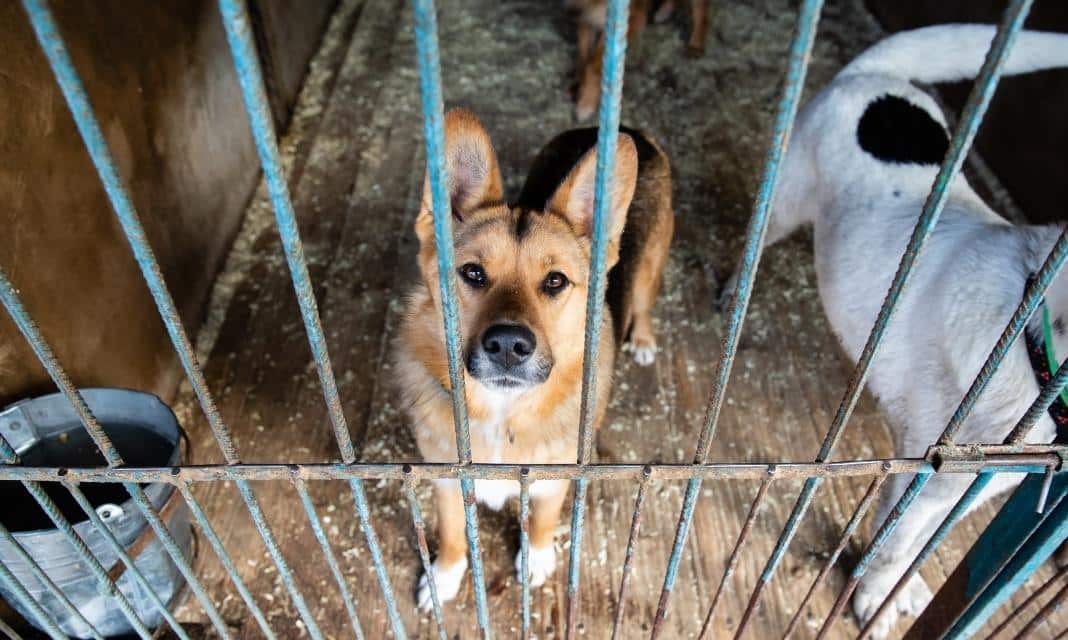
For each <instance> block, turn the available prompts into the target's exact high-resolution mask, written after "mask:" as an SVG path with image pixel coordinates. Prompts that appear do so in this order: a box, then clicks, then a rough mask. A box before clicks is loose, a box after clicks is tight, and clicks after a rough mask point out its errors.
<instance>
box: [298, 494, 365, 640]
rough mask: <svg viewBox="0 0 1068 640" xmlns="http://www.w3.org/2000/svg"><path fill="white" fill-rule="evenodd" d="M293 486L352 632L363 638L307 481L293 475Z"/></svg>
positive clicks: (361, 629) (358, 621)
mask: <svg viewBox="0 0 1068 640" xmlns="http://www.w3.org/2000/svg"><path fill="white" fill-rule="evenodd" d="M293 488H294V489H296V490H297V495H298V496H299V497H300V504H301V505H302V506H303V507H304V513H305V514H306V515H307V516H308V525H309V526H310V527H311V529H312V534H313V535H314V536H315V540H316V542H318V543H319V548H320V549H322V552H323V558H324V559H325V560H326V564H327V566H328V567H329V568H330V574H331V575H332V576H333V577H334V582H335V583H337V589H338V592H339V593H340V594H341V602H342V603H343V604H344V605H345V612H346V613H348V615H349V623H350V624H351V625H352V632H353V633H354V634H356V638H357V639H358V640H363V627H361V626H360V617H359V615H357V613H356V600H355V599H354V598H353V597H352V593H351V592H350V591H349V586H348V583H347V582H346V581H345V575H344V574H343V573H341V566H340V565H338V563H337V557H336V556H335V555H334V550H333V549H332V548H331V547H330V540H329V539H328V538H327V537H326V532H325V531H323V523H322V521H321V520H320V519H319V513H318V512H317V511H316V510H315V503H313V502H312V498H311V494H310V493H309V492H308V483H307V482H305V481H304V479H303V478H299V477H294V478H293Z"/></svg>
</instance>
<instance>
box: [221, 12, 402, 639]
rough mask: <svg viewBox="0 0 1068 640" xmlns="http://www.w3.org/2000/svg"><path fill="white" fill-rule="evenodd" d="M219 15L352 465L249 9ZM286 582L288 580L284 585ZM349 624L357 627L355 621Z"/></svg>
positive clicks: (295, 591)
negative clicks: (353, 623) (279, 149)
mask: <svg viewBox="0 0 1068 640" xmlns="http://www.w3.org/2000/svg"><path fill="white" fill-rule="evenodd" d="M219 12H220V13H221V15H222V19H223V26H224V28H225V29H226V39H227V42H228V43H229V45H230V52H231V54H232V55H233V59H234V67H235V68H236V69H237V78H238V83H239V84H240V86H241V95H242V98H243V99H244V103H245V108H246V111H247V112H248V119H249V127H250V129H251V132H252V138H253V140H254V141H255V143H256V151H257V153H258V154H259V156H260V164H261V165H262V167H263V176H264V180H265V182H266V183H267V190H268V193H269V194H270V198H271V204H272V206H273V208H274V213H275V222H276V224H277V226H278V234H279V236H280V237H281V240H282V247H283V250H284V253H285V257H286V263H287V265H288V267H289V273H290V276H291V279H292V281H293V291H294V293H295V294H296V297H297V302H298V304H299V306H300V312H301V318H302V319H303V322H304V331H305V333H306V334H307V336H308V344H309V346H310V348H311V352H312V358H313V360H314V361H315V368H316V371H317V372H318V375H319V384H320V387H321V388H322V392H323V398H324V400H325V401H326V408H327V413H328V414H329V415H330V422H331V425H332V426H333V430H334V438H335V439H336V440H337V445H338V449H339V451H340V453H341V459H342V461H343V462H345V463H352V462H355V461H356V452H355V449H354V447H353V445H352V438H351V435H350V434H349V427H348V422H347V421H346V420H345V413H344V411H343V410H342V407H341V396H340V394H339V393H338V390H337V381H336V379H335V377H334V368H333V366H332V365H331V364H330V353H329V350H328V348H327V345H326V336H325V335H324V334H323V326H322V321H321V320H320V317H319V308H318V305H317V303H316V301H315V290H314V288H313V286H312V282H311V276H310V275H309V273H308V265H307V261H306V260H305V258H304V246H303V243H302V241H301V239H300V228H299V225H298V224H297V217H296V213H295V212H294V211H293V203H292V201H291V199H290V196H289V187H288V185H287V183H286V178H285V173H284V171H283V170H282V158H281V154H280V153H279V152H278V144H277V136H276V134H275V130H274V119H273V117H272V116H271V110H270V107H269V105H268V100H267V89H266V86H265V85H264V81H263V72H262V70H261V68H260V62H259V56H258V55H257V52H256V44H255V42H254V40H253V36H252V24H251V20H250V19H249V15H248V9H247V6H246V4H245V0H219ZM349 488H350V490H351V492H352V494H353V500H354V502H355V503H356V505H357V509H356V510H357V513H358V514H359V519H360V528H361V530H362V531H363V533H364V537H365V538H366V539H367V544H368V546H369V547H375V548H377V546H378V539H377V535H376V533H375V531H374V526H373V525H372V524H371V521H370V517H371V514H370V510H369V509H364V508H361V505H366V503H367V497H366V495H364V490H363V485H362V483H359V482H350V483H349ZM313 528H314V523H313ZM272 556H275V560H276V564H279V566H280V572H281V567H282V566H284V559H283V558H282V555H281V553H280V552H278V553H274V552H272ZM371 558H372V560H373V561H374V567H375V575H376V576H377V578H378V582H379V587H380V588H381V590H382V595H383V597H384V599H385V601H386V611H387V612H388V615H389V620H390V625H391V627H392V628H393V633H394V635H395V636H396V637H397V638H405V637H406V636H407V634H406V632H405V630H404V623H403V622H402V621H401V619H400V613H399V612H398V611H397V605H396V599H395V598H394V596H393V585H392V584H391V582H390V579H389V573H388V571H387V570H386V567H385V565H383V564H381V556H380V554H378V553H372V554H371ZM283 579H285V574H283ZM290 582H291V581H287V586H288V585H289V584H290ZM340 584H341V583H339V585H340ZM290 595H291V597H292V598H293V600H294V603H295V604H296V605H297V609H298V610H299V611H300V612H301V614H302V615H301V617H302V618H303V619H304V622H305V624H309V623H310V627H309V632H310V633H311V635H312V637H313V638H315V637H316V636H317V634H318V633H319V631H318V629H317V628H316V627H315V625H314V623H313V622H312V621H311V612H310V611H307V605H306V604H305V603H304V600H303V595H302V594H301V593H300V590H299V588H297V587H296V585H295V584H294V585H293V587H292V588H291V589H290ZM342 595H343V597H344V598H345V606H346V607H347V608H349V609H350V610H351V611H355V603H353V602H352V599H351V597H350V595H349V594H348V590H347V589H346V588H342ZM353 620H354V622H355V620H356V619H355V617H354V618H353ZM358 624H359V623H358V622H355V625H356V626H357V627H358Z"/></svg>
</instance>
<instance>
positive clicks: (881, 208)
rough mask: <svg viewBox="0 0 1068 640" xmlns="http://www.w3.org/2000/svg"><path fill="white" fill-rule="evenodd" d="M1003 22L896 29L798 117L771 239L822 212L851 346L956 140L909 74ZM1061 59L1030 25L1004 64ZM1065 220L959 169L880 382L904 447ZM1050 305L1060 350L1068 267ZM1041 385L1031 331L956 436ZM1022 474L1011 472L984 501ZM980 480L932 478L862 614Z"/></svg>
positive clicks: (1058, 44)
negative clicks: (997, 203) (1040, 222)
mask: <svg viewBox="0 0 1068 640" xmlns="http://www.w3.org/2000/svg"><path fill="white" fill-rule="evenodd" d="M994 34H995V29H994V28H993V27H990V26H978V25H945V26H937V27H929V28H925V29H919V30H916V31H910V32H905V33H900V34H897V35H895V36H892V37H890V38H887V39H886V40H884V41H882V42H881V43H879V44H877V45H876V46H874V47H872V48H871V49H869V50H868V51H867V52H865V53H864V54H863V55H861V56H860V57H858V58H857V59H856V60H854V61H853V62H852V63H851V64H849V65H848V66H847V67H846V68H845V69H843V70H842V71H841V73H839V74H838V76H837V77H836V78H835V79H834V80H833V81H832V82H831V83H830V85H828V86H827V87H826V88H825V89H823V91H821V92H820V93H819V95H817V96H816V97H815V98H814V99H813V100H812V101H811V102H810V103H809V104H808V105H807V106H806V107H805V108H804V109H803V110H802V111H801V113H800V114H799V116H798V119H797V123H796V127H795V130H794V134H793V139H792V141H791V142H790V146H789V150H788V151H787V153H786V157H785V159H784V164H783V167H782V174H781V179H780V183H779V187H778V192H777V194H776V197H775V200H774V205H773V208H772V214H771V219H770V221H769V228H768V232H767V240H766V244H772V243H774V242H776V241H778V240H780V239H782V238H783V237H785V236H787V235H788V234H790V233H791V232H793V231H794V230H796V229H797V228H798V227H800V226H801V225H804V224H811V225H812V226H813V232H814V244H815V263H816V274H817V277H818V282H819V292H820V298H821V299H822V301H823V307H824V310H825V311H826V313H827V316H828V318H829V320H830V324H831V327H832V328H833V330H834V333H835V335H836V336H837V337H838V340H839V342H840V343H841V344H842V347H843V348H844V349H845V351H846V352H847V353H848V354H849V356H850V357H851V358H853V360H854V361H856V359H857V358H858V357H859V356H860V353H861V351H862V349H863V348H864V343H865V341H866V340H867V337H868V333H869V331H871V328H872V325H873V323H874V321H875V317H876V315H877V314H878V312H879V308H880V306H881V305H882V302H883V298H884V296H885V295H886V291H887V289H888V288H889V286H890V282H891V280H892V279H893V276H894V273H895V271H896V270H897V266H898V262H899V261H900V259H901V256H902V253H903V252H904V250H905V246H906V244H907V243H908V240H909V237H910V235H911V233H912V230H913V227H914V226H915V225H916V221H917V219H918V217H919V215H920V211H921V209H922V208H923V204H924V200H925V199H926V197H927V194H928V192H929V191H930V189H931V185H932V184H933V182H934V179H935V175H936V174H937V173H938V168H939V165H940V164H941V162H942V160H943V157H944V155H945V152H946V150H947V148H948V142H949V135H948V134H947V132H946V122H945V118H944V117H943V115H942V113H941V111H940V110H939V108H938V107H937V105H936V104H935V102H934V100H932V99H931V98H930V97H929V96H928V95H927V94H926V93H924V92H923V91H921V90H920V89H918V88H916V87H915V86H913V85H912V84H910V83H909V81H910V80H915V81H920V82H927V83H933V82H945V81H952V80H962V79H966V78H972V77H974V76H975V75H977V74H978V71H979V67H980V65H981V64H982V62H983V59H984V57H985V55H986V52H987V49H988V48H989V46H990V42H991V40H992V39H993V37H994ZM1061 66H1068V34H1053V33H1039V32H1023V33H1021V34H1020V36H1019V38H1018V40H1017V42H1016V45H1015V47H1014V49H1013V51H1012V53H1011V55H1010V57H1009V59H1008V61H1007V64H1006V66H1005V73H1006V74H1017V73H1025V72H1029V71H1035V70H1039V69H1045V68H1051V67H1061ZM1063 229H1064V226H1063V225H1049V226H1013V225H1011V224H1009V223H1008V222H1006V221H1005V220H1004V219H1003V218H1001V217H999V216H998V215H997V214H996V213H994V211H992V210H991V209H990V208H989V207H988V206H987V205H986V204H985V203H984V202H983V201H982V200H981V199H980V198H979V196H978V195H976V193H975V191H973V190H972V188H971V186H969V184H968V182H967V181H966V180H965V179H964V177H963V176H958V177H957V178H956V179H955V180H954V181H953V183H952V184H951V186H950V190H949V198H948V201H947V204H946V207H945V210H944V211H943V213H942V217H941V219H940V221H939V222H938V224H937V225H936V227H935V229H934V232H933V234H932V235H931V237H930V238H929V239H928V241H927V244H926V247H925V249H924V252H923V255H922V257H921V258H920V261H919V263H918V264H917V266H916V268H915V270H914V272H913V274H912V277H911V279H910V281H909V284H908V286H907V287H906V290H905V293H904V295H903V296H902V297H901V299H900V302H899V304H898V307H897V312H896V315H895V316H894V318H893V319H892V320H891V322H890V325H889V329H888V330H887V332H886V334H885V337H884V341H883V345H882V348H881V350H880V351H879V353H878V355H877V357H876V358H875V361H874V362H873V367H872V372H871V376H870V378H869V382H868V388H869V389H870V390H871V391H872V393H873V394H874V395H875V397H876V399H877V400H878V402H879V406H880V407H881V409H882V410H883V412H884V413H885V414H886V415H887V417H888V419H889V421H890V423H891V425H892V427H893V429H894V435H895V445H896V450H895V455H897V456H899V457H923V455H924V454H925V453H926V451H927V448H928V446H930V445H931V444H933V443H934V442H935V441H936V440H937V439H938V436H939V435H940V434H941V432H942V430H943V428H944V427H945V426H946V424H947V422H948V421H949V419H950V417H951V415H952V413H953V411H954V410H955V409H956V407H957V405H958V404H959V402H960V400H961V398H962V397H963V396H964V394H965V392H966V391H967V390H968V387H969V386H970V384H971V383H972V380H973V379H974V378H975V376H976V375H977V374H978V372H979V369H980V367H981V366H982V364H983V362H984V360H985V359H986V357H987V355H988V354H989V353H990V350H991V349H992V347H993V345H994V343H995V341H996V340H997V339H998V336H999V335H1000V334H1001V331H1002V330H1003V329H1004V327H1005V325H1006V323H1007V322H1008V320H1009V318H1010V316H1011V315H1012V313H1013V311H1014V310H1015V309H1016V307H1017V305H1018V304H1019V302H1020V299H1021V297H1022V296H1023V292H1024V287H1025V286H1026V282H1027V279H1028V276H1029V274H1031V273H1033V272H1034V271H1036V270H1037V269H1038V268H1039V266H1040V265H1041V264H1042V262H1043V260H1044V259H1045V257H1046V255H1047V253H1048V251H1049V249H1050V247H1051V246H1052V245H1053V243H1054V242H1055V241H1056V239H1057V237H1058V236H1059V235H1060V233H1061V232H1062V231H1063ZM735 277H736V276H735ZM733 280H734V278H732V281H733ZM732 284H733V282H732ZM733 290H734V287H733V286H730V285H728V286H727V287H726V289H725V291H726V292H727V293H728V295H729V293H731V292H733ZM1045 304H1046V305H1047V308H1048V312H1049V317H1050V318H1052V319H1053V320H1052V325H1053V326H1054V327H1055V328H1056V329H1055V331H1054V332H1053V333H1054V337H1053V343H1054V344H1053V345H1052V346H1053V349H1054V352H1055V353H1056V354H1057V357H1058V358H1063V357H1064V356H1065V355H1068V335H1066V334H1065V330H1064V324H1065V322H1066V320H1068V275H1065V274H1062V275H1060V276H1059V277H1058V278H1057V279H1056V280H1055V281H1054V282H1053V285H1052V287H1051V288H1050V289H1049V291H1048V293H1047V294H1046V300H1045ZM1041 317H1042V312H1041V311H1040V312H1038V313H1036V314H1035V318H1034V319H1032V321H1031V324H1030V325H1029V326H1028V329H1027V330H1028V332H1037V336H1039V337H1038V339H1039V340H1041V335H1042V334H1041V326H1040V324H1039V323H1040V322H1041ZM1032 335H1036V334H1035V333H1032ZM1047 348H1048V345H1047ZM1038 392H1039V386H1038V383H1037V382H1036V375H1035V371H1034V370H1033V369H1032V365H1031V362H1030V360H1029V358H1028V353H1027V348H1026V346H1025V345H1024V340H1022V339H1021V340H1020V341H1018V342H1017V344H1016V345H1015V346H1014V347H1013V350H1012V352H1011V353H1009V354H1008V356H1007V357H1006V358H1005V360H1004V363H1003V364H1002V366H1001V369H1000V370H999V371H998V373H997V374H996V375H995V376H994V377H993V379H992V380H991V383H990V385H989V387H988V389H987V391H986V393H985V394H983V396H982V398H981V399H980V400H979V402H978V404H977V405H976V406H975V409H974V411H973V413H972V415H971V417H970V419H969V420H968V421H967V422H966V423H965V425H964V427H963V429H962V430H961V431H960V434H959V436H958V442H984V443H991V442H1000V441H1001V440H1002V438H1003V437H1004V436H1005V435H1007V434H1008V432H1009V431H1010V430H1011V429H1012V427H1013V426H1014V425H1015V424H1016V422H1017V421H1018V420H1019V419H1020V417H1021V416H1022V415H1023V414H1024V412H1025V411H1026V409H1027V407H1028V406H1029V404H1030V403H1031V402H1033V401H1034V399H1035V397H1036V396H1037V394H1038ZM1054 432H1055V427H1054V424H1053V421H1052V419H1050V417H1049V416H1043V418H1042V419H1041V420H1040V421H1039V423H1038V424H1037V425H1036V427H1035V429H1034V430H1033V432H1032V433H1031V435H1030V438H1029V440H1030V441H1032V442H1049V441H1051V440H1052V439H1053V436H1054ZM1021 477H1022V476H1020V475H1018V474H1017V475H1007V474H1001V475H999V476H998V478H997V479H996V480H994V481H993V482H992V483H991V484H990V486H989V487H988V489H987V491H986V492H985V493H984V494H982V496H981V498H980V499H979V500H978V501H977V502H976V503H975V505H974V506H978V504H980V503H981V502H983V501H985V500H986V499H989V498H990V497H992V496H993V495H995V494H996V493H999V492H1002V491H1005V490H1006V489H1008V488H1010V487H1012V486H1014V485H1015V484H1017V483H1019V481H1020V480H1021ZM972 479H973V477H972V476H970V475H939V476H937V477H935V478H933V479H932V480H931V481H930V483H929V484H928V486H927V488H926V489H925V490H924V492H923V493H922V494H921V496H920V498H919V499H918V500H917V501H916V503H915V504H914V505H913V507H912V509H911V510H910V511H909V512H908V513H907V515H906V516H905V517H904V518H903V519H902V520H901V524H900V525H899V527H898V529H897V531H896V533H895V535H894V536H892V537H891V539H890V540H889V541H888V542H887V544H886V546H885V548H884V549H883V550H882V552H881V553H880V554H879V556H878V557H877V559H876V560H875V562H874V563H873V564H872V565H871V567H870V568H869V569H868V572H867V574H866V575H865V576H864V578H863V579H862V580H861V582H860V584H859V585H858V587H857V591H856V594H855V596H854V599H853V609H854V611H855V612H856V614H857V617H858V618H859V619H860V620H861V622H862V623H864V622H867V621H868V620H869V619H870V618H871V616H872V615H873V614H874V613H875V611H876V609H877V608H878V607H879V605H880V604H881V603H882V601H883V599H884V597H885V596H886V595H887V593H888V592H889V591H890V589H891V588H892V587H893V585H894V584H895V583H896V582H897V580H898V579H899V578H900V577H901V575H903V573H904V571H905V568H906V567H908V565H909V564H910V563H911V562H912V560H913V558H914V557H915V556H916V554H917V553H918V552H919V550H920V547H921V546H922V545H923V544H924V543H925V542H926V541H927V539H928V538H929V536H930V534H931V533H932V532H933V531H934V529H935V528H936V527H937V526H938V524H939V523H940V522H941V521H942V518H943V517H944V516H945V515H946V514H947V513H948V511H949V509H950V508H951V507H952V506H953V504H954V503H955V502H956V501H957V499H958V498H959V497H960V496H961V495H962V494H963V492H964V490H965V488H966V487H967V486H968V484H969V483H970V482H971V481H972ZM910 480H911V476H901V475H898V476H895V477H894V478H893V479H892V480H890V481H888V482H887V490H886V491H885V492H884V495H883V496H882V500H881V503H880V505H879V509H878V513H877V519H876V522H880V523H881V522H882V521H883V520H884V519H885V518H886V516H887V514H888V512H889V511H890V509H891V508H892V507H893V505H894V504H895V503H896V502H897V500H898V498H899V497H900V496H901V494H902V493H903V491H904V488H905V487H906V486H907V484H908V483H909V481H910ZM930 598H931V592H930V591H929V589H928V587H927V585H926V584H925V583H924V581H923V579H922V578H921V577H920V576H919V575H916V576H915V577H913V578H912V580H911V581H910V582H909V584H908V585H907V587H906V589H905V590H904V591H902V593H901V595H900V596H899V598H898V600H897V602H896V603H894V606H893V607H891V609H890V610H889V611H887V615H884V616H883V619H882V620H881V621H880V623H879V625H878V628H875V629H873V636H874V637H876V638H881V637H885V636H886V635H887V634H888V633H889V631H890V629H891V628H892V626H893V624H894V623H895V622H896V620H897V618H898V616H899V614H901V613H905V614H912V615H915V614H916V613H918V612H920V611H922V609H923V608H924V607H925V606H926V604H927V603H928V602H929V601H930Z"/></svg>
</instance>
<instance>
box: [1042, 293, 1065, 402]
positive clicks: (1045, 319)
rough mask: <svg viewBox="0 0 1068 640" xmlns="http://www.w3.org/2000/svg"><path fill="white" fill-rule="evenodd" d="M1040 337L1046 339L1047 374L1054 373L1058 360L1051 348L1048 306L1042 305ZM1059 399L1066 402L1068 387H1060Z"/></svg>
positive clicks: (1051, 336) (1051, 331) (1051, 330)
mask: <svg viewBox="0 0 1068 640" xmlns="http://www.w3.org/2000/svg"><path fill="white" fill-rule="evenodd" d="M1042 338H1043V339H1044V340H1045V341H1046V362H1048V363H1049V374H1050V375H1051V376H1053V375H1056V373H1057V369H1058V368H1059V367H1060V362H1058V361H1057V354H1056V352H1055V351H1054V350H1053V326H1052V325H1051V324H1050V322H1049V307H1047V306H1046V305H1042ZM1061 401H1062V402H1064V403H1065V404H1068V388H1065V389H1061Z"/></svg>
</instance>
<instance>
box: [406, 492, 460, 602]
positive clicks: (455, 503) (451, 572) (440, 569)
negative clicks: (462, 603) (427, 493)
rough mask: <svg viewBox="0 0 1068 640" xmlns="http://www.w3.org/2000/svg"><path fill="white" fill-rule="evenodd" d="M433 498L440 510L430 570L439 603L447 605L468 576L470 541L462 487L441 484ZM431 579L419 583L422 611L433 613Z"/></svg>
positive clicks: (425, 576)
mask: <svg viewBox="0 0 1068 640" xmlns="http://www.w3.org/2000/svg"><path fill="white" fill-rule="evenodd" d="M434 498H435V502H436V505H437V509H438V538H439V541H438V557H437V559H435V560H434V566H433V567H432V569H431V572H432V573H433V580H434V586H435V587H436V588H437V592H438V599H439V600H440V601H441V602H448V601H449V600H452V599H453V598H455V597H456V594H458V593H459V592H460V585H461V584H462V583H463V579H464V574H466V573H467V539H466V533H465V529H464V501H463V495H462V494H461V493H460V483H459V482H457V481H455V480H439V481H437V482H435V483H434ZM429 579H430V576H428V575H426V574H423V576H422V578H420V579H419V594H418V597H417V598H418V603H419V608H420V609H422V610H423V611H430V608H431V606H432V605H433V601H432V600H431V598H430V584H429Z"/></svg>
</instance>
